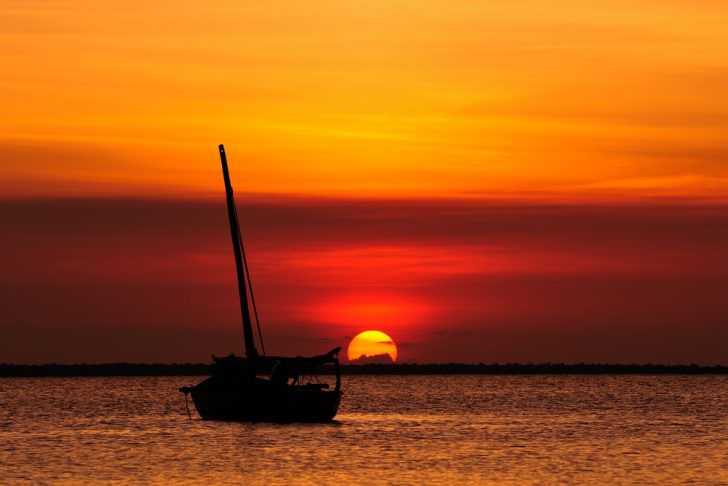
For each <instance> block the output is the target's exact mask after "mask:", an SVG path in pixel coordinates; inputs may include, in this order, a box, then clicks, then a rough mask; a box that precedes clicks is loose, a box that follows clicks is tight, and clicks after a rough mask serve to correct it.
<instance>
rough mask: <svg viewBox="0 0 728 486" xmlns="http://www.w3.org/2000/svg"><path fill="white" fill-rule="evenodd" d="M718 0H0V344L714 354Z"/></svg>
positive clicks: (523, 357) (724, 166)
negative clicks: (234, 210) (253, 315)
mask: <svg viewBox="0 0 728 486" xmlns="http://www.w3.org/2000/svg"><path fill="white" fill-rule="evenodd" d="M726 22H728V4H725V3H724V2H717V1H710V0H699V1H696V2H691V3H690V4H686V3H685V2H677V1H660V2H657V1H646V0H636V1H610V2H575V1H574V2H571V1H565V2H559V4H558V5H555V4H554V3H553V2H547V1H545V0H543V1H542V0H527V1H524V2H518V3H514V2H509V1H502V2H500V1H494V2H470V1H459V0H458V1H449V2H446V3H445V4H443V3H442V2H428V1H426V0H425V1H421V0H420V1H386V2H385V1H378V0H373V1H371V0H370V1H367V2H355V1H331V2H323V1H311V2H286V1H266V2H252V1H251V2H231V1H222V2H207V3H204V2H203V3H202V4H201V3H200V2H186V1H181V2H176V3H175V4H174V5H173V6H167V7H165V6H162V5H160V4H157V3H156V2H151V3H150V2H134V1H125V2H102V3H99V2H85V1H81V0H79V1H54V0H51V1H43V2H28V1H22V2H21V1H17V2H16V1H12V0H10V1H4V2H2V4H0V69H1V70H2V73H3V75H2V76H0V107H2V108H1V110H2V111H1V113H2V115H3V116H0V222H1V226H0V268H1V269H2V271H1V272H0V362H16V363H42V362H50V361H55V362H109V361H145V362H169V361H206V360H207V359H209V355H210V354H212V353H216V354H226V353H228V352H231V351H233V352H240V350H241V348H242V345H241V339H242V337H241V331H240V323H239V316H238V314H237V313H238V308H237V301H236V294H235V292H236V288H235V280H234V269H233V260H232V252H231V249H230V242H229V233H228V231H229V230H228V227H227V220H226V213H225V208H224V193H223V186H222V180H221V174H220V167H219V161H218V159H217V144H218V143H225V145H226V147H227V152H228V157H229V160H230V165H231V175H232V180H233V185H234V187H235V190H236V195H237V198H238V204H239V215H240V219H241V225H242V228H243V232H244V237H245V240H246V245H247V246H248V255H249V259H250V266H251V270H252V276H253V283H254V285H255V290H256V292H255V293H256V297H257V298H258V301H259V302H258V304H259V311H260V314H261V320H262V323H263V329H264V336H265V341H266V349H267V350H269V351H270V352H275V353H286V354H318V353H322V352H325V351H328V349H330V348H332V347H334V346H339V345H341V346H346V344H347V343H348V341H349V340H350V339H351V337H353V336H354V335H356V334H357V333H358V332H360V331H363V330H366V329H378V330H381V331H384V332H386V333H387V334H388V335H390V336H391V337H392V339H393V340H394V341H395V342H396V343H397V345H398V351H399V352H398V361H400V362H448V361H459V362H495V361H499V362H512V361H521V362H542V361H552V362H562V361H563V362H582V361H586V362H663V363H691V362H696V363H703V364H715V363H723V364H728V348H727V347H726V346H724V343H725V342H728V322H726V319H727V317H726V316H728V302H726V301H728V299H725V293H726V290H728V256H726V252H725V248H726V246H727V245H728V160H727V159H728V144H727V143H726V135H725V134H726V133H728V31H727V30H726V29H725V28H724V26H725V25H726Z"/></svg>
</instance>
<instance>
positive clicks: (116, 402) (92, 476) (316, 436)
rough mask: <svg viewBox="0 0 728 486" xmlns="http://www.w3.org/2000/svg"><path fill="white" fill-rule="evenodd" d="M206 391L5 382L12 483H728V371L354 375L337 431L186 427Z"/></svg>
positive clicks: (5, 436)
mask: <svg viewBox="0 0 728 486" xmlns="http://www.w3.org/2000/svg"><path fill="white" fill-rule="evenodd" d="M197 381H198V378H189V377H152V378H41V379H0V479H1V480H2V481H0V482H2V483H5V484H12V483H16V482H23V481H27V482H34V483H38V482H59V483H79V482H80V483H84V482H85V483H99V482H101V481H100V480H102V481H107V482H117V481H125V482H132V483H164V482H174V483H184V482H189V483H210V484H234V483H237V484H240V483H243V484H281V483H286V482H290V483H295V484H372V483H388V484H422V483H443V484H444V483H447V484H484V483H498V484H516V483H518V484H529V483H531V484H548V483H577V484H579V483H580V484H587V483H594V484H598V483H601V484H604V483H612V484H614V483H629V484H634V483H639V484H649V483H658V482H659V483H667V484H685V483H694V484H700V485H703V484H728V377H725V376H708V377H699V376H698V377H696V376H692V377H688V376H669V377H665V376H530V377H529V376H402V377H385V376H354V377H344V393H345V396H344V400H343V403H342V407H341V411H340V414H339V416H338V417H337V419H338V420H337V422H336V423H334V424H326V425H271V424H234V423H218V422H205V421H202V420H199V419H198V418H196V416H195V418H194V419H192V420H190V418H188V416H187V413H186V411H185V404H184V398H183V396H182V394H180V393H179V392H177V388H178V387H179V386H182V385H189V384H193V383H196V382H197ZM190 406H191V407H192V405H191V404H190ZM192 411H193V413H194V408H192Z"/></svg>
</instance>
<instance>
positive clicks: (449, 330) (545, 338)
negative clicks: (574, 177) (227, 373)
mask: <svg viewBox="0 0 728 486" xmlns="http://www.w3.org/2000/svg"><path fill="white" fill-rule="evenodd" d="M239 210H240V216H241V219H242V222H243V227H244V231H245V236H246V238H247V241H248V251H249V258H250V265H251V270H252V272H253V281H254V284H255V285H256V296H257V298H258V299H259V307H260V309H259V310H260V313H261V316H262V320H263V324H264V329H265V336H266V342H267V348H268V351H269V352H274V353H317V352H321V351H322V350H326V349H328V348H330V347H333V346H335V345H345V344H346V343H347V341H348V339H349V338H350V337H351V336H353V335H354V334H356V333H357V332H359V331H361V330H364V329H369V328H374V329H382V330H385V331H386V332H387V333H389V334H390V335H391V336H392V337H393V338H394V339H395V341H397V342H398V344H399V347H400V361H419V362H423V361H425V362H426V361H465V362H479V361H482V362H492V361H569V362H578V361H601V362H604V361H609V362H648V361H649V362H700V363H718V362H722V363H725V362H728V354H727V353H728V351H726V346H725V345H724V343H725V342H726V339H727V338H728V329H727V328H726V326H725V316H726V315H727V313H728V300H727V299H725V289H726V288H728V254H727V253H726V252H725V242H726V241H728V208H726V207H725V206H722V205H710V204H705V203H700V204H698V203H690V204H687V203H683V204H678V205H676V204H672V203H665V202H655V203H651V204H646V203H643V204H612V205H604V204H597V205H578V206H577V205H558V204H537V205H533V204H525V203H513V202H511V203H507V202H503V201H498V202H492V201H481V200H477V201H473V200H468V201H442V200H424V199H420V200H414V199H413V200H407V201H403V200H383V199H371V200H369V199H358V200H351V199H349V200H344V199H323V198H318V199H316V198H292V197H289V198H285V197H277V198H251V197H241V205H240V208H239ZM0 216H1V217H2V221H3V222H4V223H3V224H4V228H5V230H6V231H7V232H6V234H5V235H4V238H3V240H2V242H1V243H0V244H1V247H0V248H1V249H2V255H4V262H3V268H4V271H3V272H2V275H0V288H1V289H2V292H1V293H0V295H2V308H3V314H4V325H3V327H2V331H1V333H2V335H0V356H2V357H3V361H12V362H46V361H64V362H75V361H115V360H131V361H200V360H203V361H204V360H205V359H206V358H207V357H208V356H209V354H210V353H212V352H215V353H218V354H220V353H227V352H230V351H239V350H240V348H241V344H240V339H241V332H240V325H239V317H238V308H237V302H236V293H235V283H234V273H233V260H232V255H231V249H230V244H229V239H228V228H227V221H226V214H225V210H224V202H223V201H222V196H221V197H220V198H218V199H217V200H210V201H206V200H190V201H185V200H153V199H133V198H129V199H118V198H117V199H111V198H96V199H94V198H81V199H70V198H61V199H25V200H12V201H11V200H6V201H3V202H2V204H0Z"/></svg>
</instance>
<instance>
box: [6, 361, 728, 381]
mask: <svg viewBox="0 0 728 486" xmlns="http://www.w3.org/2000/svg"><path fill="white" fill-rule="evenodd" d="M209 372H210V365H208V364H201V363H182V364H176V363H173V364H136V363H108V364H72V365H68V364H43V365H15V364H0V377H2V378H11V377H28V378H32V377H53V376H56V377H64V376H67V377H73V376H204V375H208V374H209ZM332 372H333V369H325V370H323V373H332ZM341 372H342V374H344V375H728V366H722V365H716V366H699V365H659V364H627V365H625V364H598V363H596V364H562V363H542V364H519V363H507V364H459V363H447V364H365V365H347V364H344V365H342V366H341Z"/></svg>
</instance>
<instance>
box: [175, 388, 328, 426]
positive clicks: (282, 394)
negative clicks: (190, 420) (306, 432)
mask: <svg viewBox="0 0 728 486" xmlns="http://www.w3.org/2000/svg"><path fill="white" fill-rule="evenodd" d="M189 391H190V394H191V395H192V401H193V402H194V404H195V408H196V409H197V412H198V413H199V414H200V417H202V418H203V419H204V420H225V421H237V422H329V421H331V420H333V418H334V417H335V416H336V413H337V412H338V410H339V403H340V401H341V392H340V391H339V390H332V391H329V390H322V389H320V388H314V387H305V386H274V385H271V384H269V383H266V382H262V383H256V384H254V385H245V384H243V383H240V382H238V383H225V382H223V383H219V382H216V380H215V378H208V379H207V380H205V381H203V382H202V383H200V384H198V385H197V386H195V387H193V388H191V389H190V390H189Z"/></svg>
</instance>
